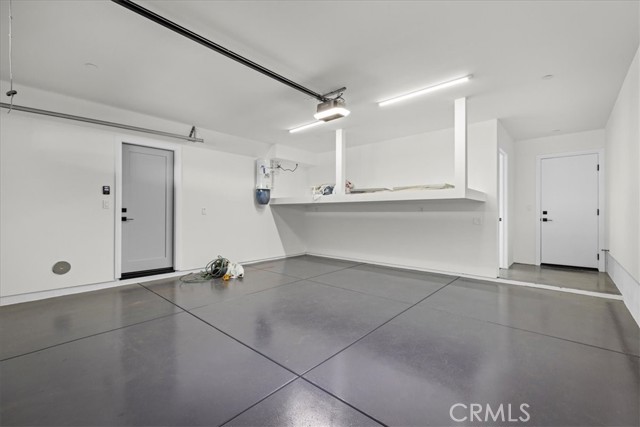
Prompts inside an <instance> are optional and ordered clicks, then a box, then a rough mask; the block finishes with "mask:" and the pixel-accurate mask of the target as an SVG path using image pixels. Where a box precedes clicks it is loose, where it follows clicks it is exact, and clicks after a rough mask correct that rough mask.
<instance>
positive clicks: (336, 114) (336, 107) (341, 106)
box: [313, 98, 351, 122]
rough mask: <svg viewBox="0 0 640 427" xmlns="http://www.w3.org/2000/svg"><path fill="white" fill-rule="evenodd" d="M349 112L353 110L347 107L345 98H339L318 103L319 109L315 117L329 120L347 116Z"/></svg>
mask: <svg viewBox="0 0 640 427" xmlns="http://www.w3.org/2000/svg"><path fill="white" fill-rule="evenodd" d="M349 114H351V111H349V110H347V109H346V107H345V103H344V100H343V99H341V98H337V99H330V100H329V101H325V102H323V103H320V104H318V110H317V112H316V114H314V115H313V117H315V118H316V120H322V121H325V122H329V121H331V120H335V119H341V118H342V117H347V116H348V115H349Z"/></svg>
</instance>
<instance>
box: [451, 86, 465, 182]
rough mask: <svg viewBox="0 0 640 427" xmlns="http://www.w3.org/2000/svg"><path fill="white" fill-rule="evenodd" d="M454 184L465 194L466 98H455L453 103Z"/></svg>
mask: <svg viewBox="0 0 640 427" xmlns="http://www.w3.org/2000/svg"><path fill="white" fill-rule="evenodd" d="M453 135H454V144H455V145H454V156H455V161H454V167H453V172H454V181H455V182H454V185H455V186H456V191H459V192H460V194H466V192H467V188H468V182H467V98H459V99H456V101H455V105H454V128H453Z"/></svg>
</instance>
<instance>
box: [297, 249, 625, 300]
mask: <svg viewBox="0 0 640 427" xmlns="http://www.w3.org/2000/svg"><path fill="white" fill-rule="evenodd" d="M307 255H312V256H317V257H322V258H329V259H336V260H345V261H352V262H363V263H367V264H373V265H380V266H383V267H390V268H401V269H404V270H413V271H422V272H425V273H436V274H446V275H449V276H456V277H464V278H466V279H474V280H484V281H486V282H495V283H504V284H506V285H515V286H524V287H527V288H536V289H545V290H548V291H556V292H565V293H568V294H576V295H586V296H590V297H597V298H604V299H612V300H619V301H622V299H623V298H622V296H621V295H615V294H607V293H604V292H593V291H584V290H581V289H573V288H564V287H562V286H552V285H545V284H543V283H530V282H521V281H519V280H511V279H501V278H499V277H487V276H477V275H473V274H465V273H456V272H455V271H442V270H434V269H428V268H421V267H413V266H408V265H398V264H389V263H382V262H377V261H371V260H365V259H357V258H350V257H334V256H331V255H326V254H320V253H313V252H309V253H307Z"/></svg>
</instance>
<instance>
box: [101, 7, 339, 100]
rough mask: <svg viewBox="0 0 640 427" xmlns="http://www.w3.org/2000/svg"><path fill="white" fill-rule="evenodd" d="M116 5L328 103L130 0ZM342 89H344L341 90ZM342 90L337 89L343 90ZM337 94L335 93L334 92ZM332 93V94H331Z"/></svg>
mask: <svg viewBox="0 0 640 427" xmlns="http://www.w3.org/2000/svg"><path fill="white" fill-rule="evenodd" d="M111 1H113V2H114V3H116V4H119V5H120V6H123V7H126V8H127V9H129V10H131V11H132V12H135V13H137V14H138V15H140V16H143V17H145V18H147V19H149V20H151V21H153V22H155V23H157V24H160V25H162V26H163V27H165V28H168V29H170V30H171V31H174V32H176V33H178V34H180V35H181V36H184V37H186V38H188V39H190V40H193V41H194V42H196V43H199V44H201V45H203V46H205V47H208V48H209V49H211V50H213V51H216V52H218V53H219V54H221V55H224V56H226V57H227V58H230V59H233V60H234V61H236V62H239V63H241V64H242V65H244V66H246V67H249V68H251V69H253V70H255V71H257V72H259V73H262V74H264V75H265V76H267V77H271V78H272V79H274V80H277V81H279V82H280V83H282V84H285V85H287V86H289V87H291V88H293V89H295V90H298V91H300V92H302V93H304V94H307V95H309V96H311V97H313V98H315V99H317V100H318V101H321V102H325V101H328V100H329V98H327V96H326V95H322V94H320V93H317V92H314V91H312V90H311V89H309V88H306V87H304V86H302V85H301V84H298V83H296V82H294V81H292V80H289V79H288V78H286V77H284V76H281V75H280V74H278V73H276V72H274V71H271V70H269V69H268V68H266V67H263V66H262V65H260V64H256V63H255V62H253V61H251V60H250V59H247V58H245V57H244V56H241V55H238V54H237V53H235V52H233V51H231V50H229V49H227V48H226V47H223V46H220V45H219V44H217V43H214V42H212V41H211V40H209V39H206V38H204V37H202V36H201V35H199V34H196V33H194V32H193V31H191V30H188V29H186V28H184V27H183V26H181V25H178V24H176V23H175V22H173V21H170V20H168V19H167V18H165V17H163V16H160V15H158V14H157V13H154V12H152V11H150V10H149V9H145V8H144V7H142V6H140V5H137V4H135V3H134V2H132V1H130V0H111ZM343 89H344V88H343ZM343 89H339V91H340V90H343ZM334 92H337V91H334ZM332 93H333V92H332Z"/></svg>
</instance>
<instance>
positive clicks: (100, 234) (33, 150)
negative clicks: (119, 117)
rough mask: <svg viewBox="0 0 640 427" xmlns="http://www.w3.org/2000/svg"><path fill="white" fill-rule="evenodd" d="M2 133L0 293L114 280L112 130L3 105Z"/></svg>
mask: <svg viewBox="0 0 640 427" xmlns="http://www.w3.org/2000/svg"><path fill="white" fill-rule="evenodd" d="M0 141H1V144H0V157H1V159H2V160H1V162H2V163H1V166H2V177H1V188H2V191H1V193H2V194H1V196H0V197H1V199H0V204H1V206H2V207H1V209H2V210H1V212H2V214H1V225H0V234H1V235H2V239H1V240H2V243H1V252H2V257H1V265H0V270H2V271H1V273H0V295H2V296H6V295H14V294H21V293H28V292H35V291H41V290H48V289H55V288H61V287H70V286H78V285H84V284H88V283H98V282H103V281H109V280H113V269H114V210H113V201H114V198H113V196H103V195H102V193H101V189H102V186H103V185H109V186H111V188H112V189H113V188H114V153H115V152H114V148H113V136H112V135H110V134H109V132H104V131H102V130H96V129H90V128H87V127H80V126H69V125H67V124H66V123H60V122H56V121H45V120H39V119H37V118H34V117H32V116H26V115H24V114H20V113H17V112H13V113H11V114H10V115H7V114H6V112H5V111H4V110H3V111H2V113H1V114H0ZM112 194H113V193H112ZM103 200H107V201H109V202H110V208H109V209H103V208H102V201H103ZM57 261H67V262H69V263H70V264H71V270H70V271H69V273H67V274H65V275H56V274H53V272H52V271H51V268H52V266H53V264H54V263H56V262H57Z"/></svg>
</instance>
